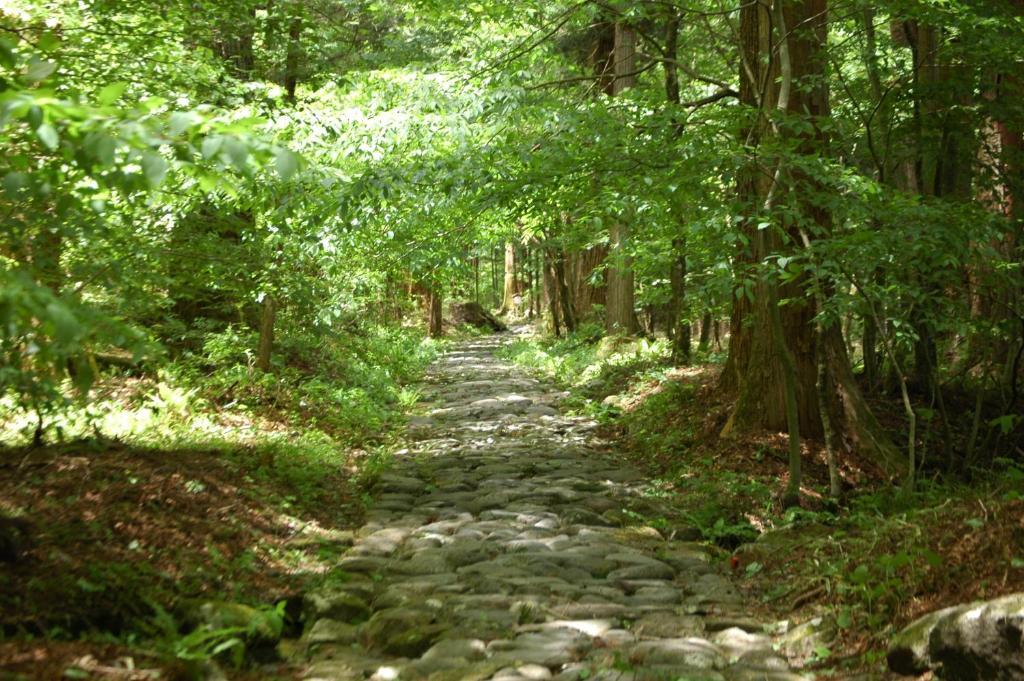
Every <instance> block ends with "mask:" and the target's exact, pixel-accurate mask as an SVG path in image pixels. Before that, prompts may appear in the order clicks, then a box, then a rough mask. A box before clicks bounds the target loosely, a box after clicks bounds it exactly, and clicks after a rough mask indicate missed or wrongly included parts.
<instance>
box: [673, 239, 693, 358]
mask: <svg viewBox="0 0 1024 681" xmlns="http://www.w3.org/2000/svg"><path fill="white" fill-rule="evenodd" d="M672 247H673V250H674V251H675V253H674V254H673V258H672V271H671V273H670V276H669V279H670V284H671V288H672V299H671V303H670V304H669V311H670V315H671V317H670V320H671V322H670V323H671V327H670V328H671V332H672V361H673V362H675V363H676V364H680V365H686V364H689V363H690V344H691V338H690V335H691V334H690V320H689V319H688V318H687V309H686V242H685V240H683V239H681V238H680V239H674V240H673V241H672Z"/></svg>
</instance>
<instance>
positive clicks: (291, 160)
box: [275, 149, 299, 181]
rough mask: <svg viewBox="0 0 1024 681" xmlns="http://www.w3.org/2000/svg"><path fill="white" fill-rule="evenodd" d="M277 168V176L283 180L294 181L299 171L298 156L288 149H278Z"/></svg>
mask: <svg viewBox="0 0 1024 681" xmlns="http://www.w3.org/2000/svg"><path fill="white" fill-rule="evenodd" d="M275 167H276V168H277V174H278V175H280V176H281V179H282V180H285V181H287V180H290V179H292V177H294V176H295V173H296V172H297V171H298V169H299V156H298V154H296V153H294V152H292V151H289V150H288V149H278V150H277V158H276V159H275Z"/></svg>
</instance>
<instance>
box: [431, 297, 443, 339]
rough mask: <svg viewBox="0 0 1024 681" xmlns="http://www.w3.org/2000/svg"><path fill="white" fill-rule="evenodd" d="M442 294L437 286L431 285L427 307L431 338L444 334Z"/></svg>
mask: <svg viewBox="0 0 1024 681" xmlns="http://www.w3.org/2000/svg"><path fill="white" fill-rule="evenodd" d="M443 321H444V320H443V309H442V295H441V292H440V291H439V290H438V289H437V286H436V285H435V286H431V287H430V300H429V303H428V308H427V332H428V333H429V334H430V337H431V338H440V337H441V336H443V335H444V328H443Z"/></svg>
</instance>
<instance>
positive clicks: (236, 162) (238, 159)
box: [224, 137, 249, 173]
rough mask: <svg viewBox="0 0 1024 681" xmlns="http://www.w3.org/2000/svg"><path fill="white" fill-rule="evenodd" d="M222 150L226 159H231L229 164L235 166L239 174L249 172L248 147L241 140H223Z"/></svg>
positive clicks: (229, 138)
mask: <svg viewBox="0 0 1024 681" xmlns="http://www.w3.org/2000/svg"><path fill="white" fill-rule="evenodd" d="M224 150H225V151H226V152H227V154H228V158H229V159H231V164H232V165H233V166H235V168H237V169H238V171H239V172H241V173H246V172H248V171H249V165H248V163H247V161H248V160H249V147H248V146H246V144H245V143H244V142H242V141H241V140H239V139H237V138H234V137H228V138H226V139H225V140H224Z"/></svg>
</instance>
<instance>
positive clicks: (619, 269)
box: [605, 22, 638, 335]
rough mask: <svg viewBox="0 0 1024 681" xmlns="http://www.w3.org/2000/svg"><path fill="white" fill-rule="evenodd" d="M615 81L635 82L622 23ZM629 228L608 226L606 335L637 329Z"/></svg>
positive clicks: (631, 41)
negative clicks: (609, 228) (609, 227)
mask: <svg viewBox="0 0 1024 681" xmlns="http://www.w3.org/2000/svg"><path fill="white" fill-rule="evenodd" d="M614 62H615V63H614V72H615V83H614V84H613V87H612V94H613V95H615V96H617V95H620V94H621V93H622V92H624V91H625V90H627V89H628V88H631V87H633V86H634V85H636V32H635V31H634V30H633V29H632V28H630V27H629V26H626V25H625V24H622V23H621V22H620V23H617V24H616V25H615V52H614ZM630 232H631V227H630V225H629V224H628V222H627V221H626V220H623V219H618V220H616V221H615V222H614V223H613V224H612V227H611V234H610V235H609V236H610V244H611V247H610V249H609V265H608V303H607V306H606V314H607V316H606V319H605V329H606V331H607V332H608V334H609V335H615V334H624V335H631V334H634V333H636V331H637V326H638V325H637V320H636V311H635V309H634V308H635V307H636V304H635V299H634V296H635V280H634V275H633V258H632V256H630V255H629V250H630V243H629V241H630Z"/></svg>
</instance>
